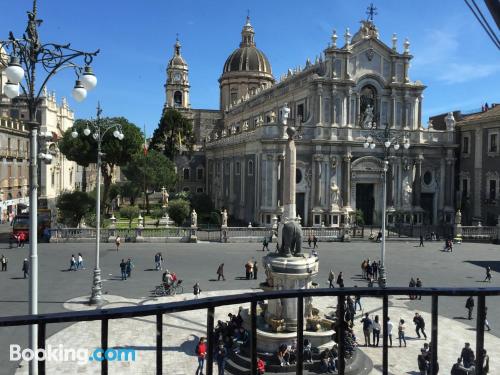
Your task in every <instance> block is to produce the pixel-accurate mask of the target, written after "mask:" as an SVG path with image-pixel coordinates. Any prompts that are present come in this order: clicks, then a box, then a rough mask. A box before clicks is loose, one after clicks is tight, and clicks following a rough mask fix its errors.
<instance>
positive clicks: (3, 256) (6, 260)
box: [0, 254, 9, 271]
mask: <svg viewBox="0 0 500 375" xmlns="http://www.w3.org/2000/svg"><path fill="white" fill-rule="evenodd" d="M0 263H2V271H7V263H9V259H7V257H6V256H5V255H3V254H2V258H0Z"/></svg>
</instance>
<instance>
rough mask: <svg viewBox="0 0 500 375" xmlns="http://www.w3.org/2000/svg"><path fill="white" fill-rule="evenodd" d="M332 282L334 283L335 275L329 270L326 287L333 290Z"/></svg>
mask: <svg viewBox="0 0 500 375" xmlns="http://www.w3.org/2000/svg"><path fill="white" fill-rule="evenodd" d="M334 282H335V274H334V273H333V270H332V269H331V268H330V273H328V287H329V288H334V287H335V286H334V285H333V283H334Z"/></svg>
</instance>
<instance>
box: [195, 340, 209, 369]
mask: <svg viewBox="0 0 500 375" xmlns="http://www.w3.org/2000/svg"><path fill="white" fill-rule="evenodd" d="M196 356H197V357H198V368H197V369H196V375H203V368H204V365H205V357H206V356H207V344H205V338H204V337H200V341H198V344H197V345H196Z"/></svg>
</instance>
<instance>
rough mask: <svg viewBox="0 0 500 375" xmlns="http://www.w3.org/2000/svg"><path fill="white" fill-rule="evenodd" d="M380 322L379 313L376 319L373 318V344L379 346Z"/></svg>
mask: <svg viewBox="0 0 500 375" xmlns="http://www.w3.org/2000/svg"><path fill="white" fill-rule="evenodd" d="M380 330H381V327H380V322H379V317H378V315H375V319H374V320H373V330H372V333H373V341H372V342H373V346H378V343H379V341H380Z"/></svg>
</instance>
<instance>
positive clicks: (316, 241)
mask: <svg viewBox="0 0 500 375" xmlns="http://www.w3.org/2000/svg"><path fill="white" fill-rule="evenodd" d="M317 248H318V238H317V237H316V236H313V249H317Z"/></svg>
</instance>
